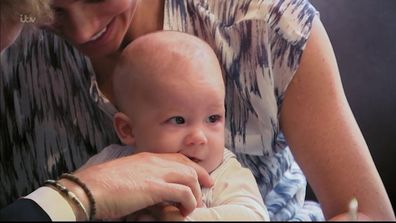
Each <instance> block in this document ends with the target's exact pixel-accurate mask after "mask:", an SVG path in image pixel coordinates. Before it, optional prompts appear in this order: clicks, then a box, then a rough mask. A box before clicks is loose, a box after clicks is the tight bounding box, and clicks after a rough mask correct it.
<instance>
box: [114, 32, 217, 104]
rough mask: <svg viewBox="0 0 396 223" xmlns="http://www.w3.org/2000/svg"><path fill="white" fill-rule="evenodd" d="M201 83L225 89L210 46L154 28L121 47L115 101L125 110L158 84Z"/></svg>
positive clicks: (159, 87)
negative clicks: (156, 30) (155, 30)
mask: <svg viewBox="0 0 396 223" xmlns="http://www.w3.org/2000/svg"><path fill="white" fill-rule="evenodd" d="M200 71H202V72H200ZM208 71H210V72H208ZM200 83H202V84H210V85H212V84H215V85H216V87H218V88H221V89H222V90H224V84H223V79H222V75H221V68H220V66H219V63H218V60H217V57H216V55H215V53H214V52H213V50H212V48H211V47H210V46H209V45H208V44H207V43H206V42H204V41H203V40H200V39H199V38H197V37H194V36H191V35H188V34H185V33H180V32H174V31H161V32H155V33H151V34H147V35H144V36H142V37H139V38H137V39H136V40H134V41H133V42H132V43H131V44H129V45H128V46H127V47H126V48H125V49H124V51H123V53H122V55H121V58H120V61H119V63H118V65H117V67H116V69H115V72H114V75H113V89H114V92H113V93H114V103H115V105H116V107H117V108H118V109H119V110H120V111H124V110H126V108H127V107H130V106H131V105H130V104H131V103H132V104H134V103H136V100H135V99H139V98H140V99H141V100H144V99H143V98H145V97H146V96H147V95H148V93H150V92H153V91H156V90H157V89H161V87H164V86H165V87H168V88H169V87H172V88H174V87H175V88H177V87H178V86H180V85H188V84H200ZM158 91H159V90H158ZM139 105H140V104H139Z"/></svg>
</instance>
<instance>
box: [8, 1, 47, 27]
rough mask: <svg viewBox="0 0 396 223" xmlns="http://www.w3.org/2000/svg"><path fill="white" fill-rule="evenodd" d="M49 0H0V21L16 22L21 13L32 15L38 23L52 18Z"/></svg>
mask: <svg viewBox="0 0 396 223" xmlns="http://www.w3.org/2000/svg"><path fill="white" fill-rule="evenodd" d="M50 1H51V0H0V19H1V21H0V22H1V23H5V22H16V21H18V19H19V17H20V16H21V15H28V16H30V17H34V18H35V19H36V22H38V23H46V22H50V21H51V19H52V16H53V15H52V10H51V7H50Z"/></svg>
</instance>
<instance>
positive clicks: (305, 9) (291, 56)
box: [268, 0, 319, 111]
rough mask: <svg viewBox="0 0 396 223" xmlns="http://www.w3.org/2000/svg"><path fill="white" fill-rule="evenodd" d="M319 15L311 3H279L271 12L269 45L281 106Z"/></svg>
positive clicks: (279, 0)
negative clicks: (313, 22) (313, 24)
mask: <svg viewBox="0 0 396 223" xmlns="http://www.w3.org/2000/svg"><path fill="white" fill-rule="evenodd" d="M316 15H319V13H318V11H317V10H316V9H315V8H314V7H313V6H312V5H311V3H310V2H309V1H308V0H276V1H274V4H273V5H272V7H271V8H270V10H269V16H268V25H269V26H270V29H269V44H270V48H271V56H272V58H271V59H272V71H273V75H274V87H275V94H276V97H277V101H278V106H280V105H281V102H282V101H283V95H284V93H285V92H286V89H287V86H288V85H289V83H290V81H291V80H292V78H293V76H294V74H295V73H296V71H297V69H298V66H299V63H300V59H301V56H302V54H303V51H304V48H305V45H306V42H307V40H308V38H309V35H310V33H311V26H312V21H313V19H314V18H315V16H316ZM279 110H280V109H279ZM279 110H278V111H279Z"/></svg>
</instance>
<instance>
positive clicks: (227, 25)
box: [0, 0, 324, 221]
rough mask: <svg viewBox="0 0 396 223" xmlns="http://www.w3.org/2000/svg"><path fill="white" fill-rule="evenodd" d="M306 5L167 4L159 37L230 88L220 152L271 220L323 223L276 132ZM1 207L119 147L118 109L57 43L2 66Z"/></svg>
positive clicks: (23, 45) (273, 0)
mask: <svg viewBox="0 0 396 223" xmlns="http://www.w3.org/2000/svg"><path fill="white" fill-rule="evenodd" d="M317 15H318V12H317V11H316V10H315V9H314V7H313V6H312V5H311V4H310V3H309V2H308V0H238V1H236V0H185V1H183V0H166V1H165V8H164V25H163V29H164V30H175V31H180V32H186V33H189V34H192V35H195V36H198V37H200V38H201V39H203V40H205V41H206V42H208V43H209V45H210V46H211V47H212V48H213V49H214V51H215V53H216V54H217V56H218V59H219V61H220V64H221V65H222V69H223V72H224V76H225V82H226V120H227V121H226V147H227V148H228V149H230V150H231V151H233V152H234V153H235V154H236V155H237V158H238V160H239V161H240V162H241V163H242V164H243V165H244V166H246V167H249V168H250V169H251V170H252V172H253V174H254V176H255V178H256V180H257V183H258V185H259V188H260V192H261V194H262V197H263V200H264V202H265V204H266V206H267V208H268V211H269V214H270V218H271V220H292V221H297V220H304V221H306V220H323V219H324V218H323V214H322V211H321V209H320V207H319V205H318V204H316V203H312V202H306V201H305V189H306V179H305V177H304V175H303V173H302V171H301V170H300V168H299V167H298V165H297V164H296V162H295V161H294V158H293V156H292V154H291V152H290V150H289V148H288V146H287V143H286V141H285V139H284V137H283V134H282V131H281V129H280V127H279V111H280V108H281V106H282V100H283V96H284V93H285V91H286V89H287V86H288V84H289V83H290V81H291V79H292V78H293V75H294V74H295V72H296V70H297V68H298V65H299V62H300V58H301V55H302V53H303V50H304V47H305V45H306V41H307V39H308V36H309V34H310V30H311V24H312V20H313V18H314V17H315V16H317ZM0 89H1V91H0V121H1V125H0V126H1V141H0V148H1V150H0V155H1V156H0V161H1V164H0V174H1V180H0V191H1V192H0V193H1V194H0V207H2V206H4V205H6V204H8V203H10V202H11V201H13V200H15V199H16V198H18V197H19V196H22V195H26V194H27V193H29V192H31V191H32V190H34V189H35V188H37V187H38V186H39V185H41V184H42V183H43V182H44V181H45V180H46V179H48V178H55V177H56V176H58V175H59V174H61V173H62V172H65V171H73V170H75V169H77V168H78V167H80V166H81V165H82V164H83V163H84V162H85V161H86V160H87V159H88V158H89V157H90V156H92V155H93V154H96V153H97V152H99V151H100V150H101V149H102V148H104V147H105V146H106V145H109V144H112V143H117V142H119V141H118V139H117V137H116V134H115V133H114V130H113V128H112V124H111V115H112V114H113V113H114V112H115V109H114V107H113V106H112V105H111V104H110V102H109V101H108V100H106V98H104V97H103V95H102V94H101V92H100V90H99V89H98V87H97V83H96V79H95V74H94V72H93V69H92V66H91V64H90V61H89V59H88V58H86V57H84V56H82V55H81V54H80V53H79V52H78V51H77V50H76V49H74V48H73V47H71V46H70V45H69V44H68V43H66V42H65V41H63V40H62V39H60V38H59V37H57V36H55V35H53V34H51V33H48V32H45V31H42V30H36V31H25V32H23V34H22V35H21V36H20V38H19V39H18V41H17V42H16V44H14V46H12V47H11V48H10V49H9V50H7V51H6V52H5V53H4V54H3V55H2V56H1V77H0Z"/></svg>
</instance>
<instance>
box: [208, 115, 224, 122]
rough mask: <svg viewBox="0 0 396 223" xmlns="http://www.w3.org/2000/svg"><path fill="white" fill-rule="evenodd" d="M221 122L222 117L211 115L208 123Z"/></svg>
mask: <svg viewBox="0 0 396 223" xmlns="http://www.w3.org/2000/svg"><path fill="white" fill-rule="evenodd" d="M220 120H221V116H220V115H211V116H209V117H208V122H209V123H216V122H218V121H220Z"/></svg>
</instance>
